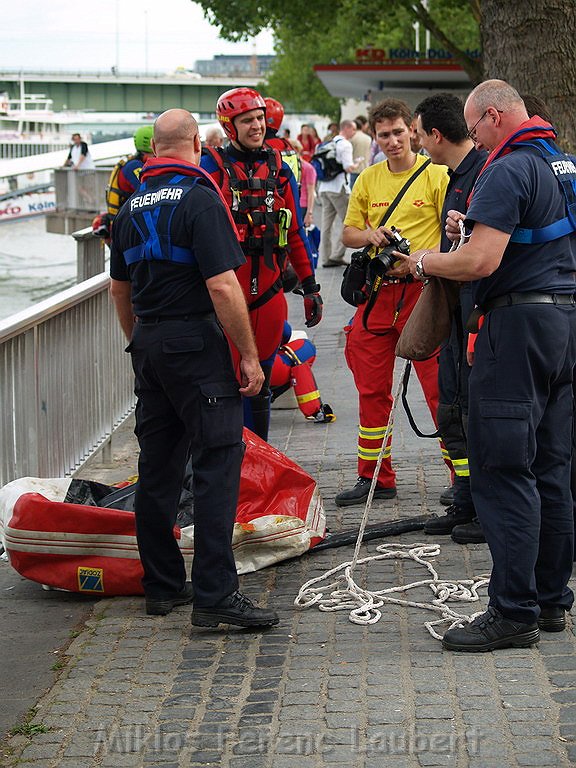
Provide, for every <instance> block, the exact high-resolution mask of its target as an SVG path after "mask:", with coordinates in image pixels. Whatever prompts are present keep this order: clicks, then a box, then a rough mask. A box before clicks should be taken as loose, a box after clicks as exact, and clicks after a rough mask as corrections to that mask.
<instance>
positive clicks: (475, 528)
mask: <svg viewBox="0 0 576 768" xmlns="http://www.w3.org/2000/svg"><path fill="white" fill-rule="evenodd" d="M452 540H453V541H455V542H456V543H457V544H485V543H486V538H485V536H484V534H483V533H482V528H481V527H480V521H479V520H478V518H477V517H475V518H474V519H473V520H471V521H470V522H469V523H466V524H465V525H457V526H456V527H455V528H453V530H452Z"/></svg>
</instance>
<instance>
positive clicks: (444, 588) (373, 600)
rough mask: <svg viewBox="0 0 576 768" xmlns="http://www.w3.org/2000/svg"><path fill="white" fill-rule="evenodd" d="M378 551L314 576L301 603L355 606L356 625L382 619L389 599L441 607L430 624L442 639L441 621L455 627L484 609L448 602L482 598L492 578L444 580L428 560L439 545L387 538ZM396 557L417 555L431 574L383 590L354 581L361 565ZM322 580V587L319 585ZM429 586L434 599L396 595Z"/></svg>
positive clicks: (299, 598)
mask: <svg viewBox="0 0 576 768" xmlns="http://www.w3.org/2000/svg"><path fill="white" fill-rule="evenodd" d="M376 551H377V552H378V553H379V554H377V555H371V556H370V557H364V558H361V559H356V560H351V561H350V562H346V563H341V564H340V565H338V566H337V567H336V568H332V569H331V570H329V571H326V573H324V574H322V575H321V576H317V577H315V578H313V579H310V580H309V581H307V582H306V583H305V584H303V585H302V586H301V587H300V591H299V592H298V596H297V597H296V599H295V601H294V604H295V605H297V606H300V607H301V608H309V607H310V606H312V605H318V608H319V609H320V610H321V611H349V615H348V618H349V620H350V621H351V622H352V623H354V624H376V622H378V621H379V620H380V618H381V617H382V611H381V610H379V609H380V608H381V607H382V606H383V605H385V604H386V603H392V604H394V605H405V606H410V607H412V608H422V609H425V610H429V611H435V612H436V613H439V614H441V618H440V619H437V620H436V621H427V622H425V623H424V626H425V627H426V629H427V630H428V631H429V632H430V634H431V635H432V637H435V638H436V639H437V640H441V639H442V635H439V634H438V632H436V630H435V629H434V627H435V626H437V625H439V624H444V623H446V622H450V626H449V627H447V629H450V628H451V627H454V626H456V625H458V624H463V623H466V622H467V621H471V620H472V619H473V618H475V617H476V616H477V615H479V613H481V611H478V612H477V613H474V614H473V615H472V616H467V615H466V614H461V613H457V612H456V611H455V610H453V609H452V608H450V607H449V606H448V605H447V603H449V602H456V601H462V602H468V603H474V602H477V601H478V600H479V596H478V590H479V589H480V588H481V587H484V586H486V584H488V581H489V577H488V576H486V575H483V576H478V577H477V578H476V579H462V580H460V581H457V582H450V581H443V580H442V579H440V578H439V577H438V573H437V572H436V570H435V568H434V566H433V565H432V563H431V562H430V561H429V560H428V559H427V558H430V557H435V556H437V555H439V554H440V547H439V545H438V544H431V545H430V544H422V543H417V544H398V543H387V544H380V545H379V546H378V547H376ZM391 559H396V560H399V559H400V560H413V561H415V562H417V563H420V565H423V566H424V567H425V568H426V569H427V571H428V573H429V574H430V576H431V578H430V579H423V580H421V581H415V582H412V583H411V584H403V585H399V586H395V587H387V588H386V589H380V590H369V589H364V588H362V587H360V586H359V585H358V584H357V583H356V582H355V581H354V576H353V571H354V568H355V567H356V566H357V565H364V564H365V563H370V562H376V561H378V560H391ZM339 572H342V573H341V575H340V576H338V578H337V579H336V581H332V582H330V583H322V582H327V581H328V580H329V579H330V578H331V577H332V576H334V574H337V573H339ZM321 583H322V586H314V585H316V584H321ZM423 586H428V587H430V589H431V590H432V593H433V595H434V598H433V599H432V600H431V601H430V602H429V603H422V602H417V601H415V600H407V599H401V598H399V597H394V595H395V594H399V593H402V592H408V590H410V589H415V588H417V587H423Z"/></svg>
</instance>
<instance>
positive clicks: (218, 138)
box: [206, 128, 224, 147]
mask: <svg viewBox="0 0 576 768" xmlns="http://www.w3.org/2000/svg"><path fill="white" fill-rule="evenodd" d="M223 143H224V134H223V133H222V131H221V130H220V128H208V129H207V131H206V144H207V145H208V146H209V147H221V146H222V144H223Z"/></svg>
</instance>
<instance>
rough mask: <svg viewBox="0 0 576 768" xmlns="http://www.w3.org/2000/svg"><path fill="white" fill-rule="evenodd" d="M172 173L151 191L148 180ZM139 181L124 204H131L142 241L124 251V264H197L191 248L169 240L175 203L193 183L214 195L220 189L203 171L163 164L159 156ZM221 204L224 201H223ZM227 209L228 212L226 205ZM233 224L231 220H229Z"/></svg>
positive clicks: (180, 201) (131, 212)
mask: <svg viewBox="0 0 576 768" xmlns="http://www.w3.org/2000/svg"><path fill="white" fill-rule="evenodd" d="M170 172H173V174H174V175H172V176H171V177H169V178H167V179H166V181H165V182H164V183H162V184H161V185H160V186H159V187H157V188H156V189H153V190H149V189H148V186H149V184H148V179H150V178H154V177H157V176H165V175H168V174H169V173H170ZM141 178H142V179H143V181H142V183H141V184H140V186H139V188H138V192H137V193H134V194H133V195H132V196H131V197H130V199H129V202H128V203H127V204H128V205H129V206H130V218H131V220H132V224H133V226H134V227H136V229H137V230H138V231H139V232H140V233H141V236H142V242H141V243H139V244H138V245H136V246H134V247H133V248H129V249H127V250H126V251H124V253H123V256H124V260H125V261H126V264H128V265H130V264H134V263H136V262H138V261H150V260H154V261H172V262H176V263H179V264H188V265H194V264H196V258H195V256H194V253H193V251H192V249H190V248H183V247H182V246H178V245H175V244H174V243H173V242H172V236H171V226H170V224H171V220H172V216H173V215H174V212H175V210H176V208H177V207H178V205H180V204H181V203H182V201H183V200H184V199H185V197H186V196H187V195H188V194H189V192H190V190H191V189H193V188H194V187H195V186H196V184H203V185H204V186H207V187H209V188H210V189H212V190H213V191H214V192H216V193H217V194H220V191H219V190H218V189H217V187H216V186H215V184H214V182H213V180H212V179H211V177H210V176H209V174H207V173H206V172H205V171H203V170H202V169H201V168H199V167H197V166H192V165H187V164H179V163H178V162H172V163H163V162H162V161H161V160H160V162H159V159H158V158H154V159H153V160H152V161H149V162H148V163H147V164H146V165H145V166H144V169H143V172H142V176H141ZM222 202H223V203H224V200H223V201H222ZM226 211H228V209H227V207H226ZM231 224H232V226H234V225H233V223H232V221H231Z"/></svg>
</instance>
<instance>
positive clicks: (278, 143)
mask: <svg viewBox="0 0 576 768" xmlns="http://www.w3.org/2000/svg"><path fill="white" fill-rule="evenodd" d="M265 143H266V144H267V145H268V146H269V147H272V149H277V150H278V151H279V152H280V154H281V155H282V160H284V162H285V163H286V165H287V166H288V167H289V168H290V170H291V171H292V173H293V174H294V178H295V179H296V182H297V183H298V186H300V182H301V181H302V163H301V162H300V157H299V156H298V152H296V150H295V149H294V147H293V146H292V144H290V142H289V141H288V139H284V138H282V136H272V137H271V138H269V139H266V142H265Z"/></svg>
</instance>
